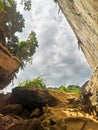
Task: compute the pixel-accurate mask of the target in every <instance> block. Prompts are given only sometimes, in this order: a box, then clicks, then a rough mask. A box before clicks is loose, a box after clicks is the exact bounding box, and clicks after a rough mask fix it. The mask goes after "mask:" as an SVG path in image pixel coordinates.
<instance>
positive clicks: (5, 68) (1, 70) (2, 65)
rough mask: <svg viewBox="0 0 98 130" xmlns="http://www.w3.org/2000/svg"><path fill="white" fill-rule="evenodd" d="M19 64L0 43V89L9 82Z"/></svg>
mask: <svg viewBox="0 0 98 130" xmlns="http://www.w3.org/2000/svg"><path fill="white" fill-rule="evenodd" d="M20 64H21V63H20V61H19V59H18V58H16V57H14V56H12V55H11V53H10V52H9V51H8V50H7V49H6V48H5V47H4V46H2V45H1V44H0V89H3V88H4V87H5V86H7V85H8V84H9V83H10V82H11V80H12V79H13V77H14V76H15V72H16V71H17V70H18V68H19V66H20Z"/></svg>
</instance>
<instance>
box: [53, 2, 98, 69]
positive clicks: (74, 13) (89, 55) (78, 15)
mask: <svg viewBox="0 0 98 130" xmlns="http://www.w3.org/2000/svg"><path fill="white" fill-rule="evenodd" d="M55 1H56V2H58V4H59V6H60V9H61V10H62V12H63V14H64V15H65V17H66V18H67V20H68V22H69V24H70V25H71V27H72V29H73V31H74V32H75V35H76V37H77V39H78V45H79V47H80V48H81V49H82V51H83V53H84V55H85V57H86V59H87V61H88V63H89V65H90V66H91V68H92V69H93V70H94V69H95V67H96V66H97V64H98V0H55Z"/></svg>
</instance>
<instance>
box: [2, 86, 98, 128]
mask: <svg viewBox="0 0 98 130" xmlns="http://www.w3.org/2000/svg"><path fill="white" fill-rule="evenodd" d="M14 91H17V92H19V91H21V92H23V88H22V90H20V89H18V90H17V89H14ZM24 91H26V89H25V90H24ZM27 91H28V92H27V93H25V95H24V96H23V94H21V95H22V96H19V95H16V96H15V97H16V98H20V100H21V102H20V104H10V105H6V106H5V107H3V106H2V107H1V109H2V110H1V113H2V114H0V130H98V121H97V120H95V119H94V118H93V117H92V116H91V115H90V114H88V113H85V112H84V111H83V110H82V109H81V107H80V106H79V104H78V103H76V100H77V98H78V95H76V94H72V93H70V94H68V93H67V94H66V93H64V92H59V91H48V90H46V93H47V94H46V95H45V94H44V92H45V91H44V90H38V89H36V90H35V89H34V90H33V89H32V90H31V89H29V90H27ZM33 91H34V93H32V92H33ZM17 92H16V93H17ZM21 92H20V93H21ZM35 92H36V94H35ZM31 93H32V94H31ZM14 94H15V92H14ZM17 94H18V93H17ZM28 95H30V97H28ZM34 95H36V96H34ZM1 96H2V95H1ZM1 96H0V98H1ZM3 96H4V95H3ZM18 96H19V97H18ZM23 97H24V99H25V100H23V101H22V99H23ZM51 97H52V98H54V99H56V101H58V100H59V102H58V103H57V104H56V105H54V106H52V107H50V106H48V105H46V104H45V103H47V104H50V101H51ZM11 98H12V97H11ZM28 98H29V100H28ZM39 98H40V99H41V101H42V100H43V98H44V99H45V100H46V98H47V101H46V102H45V103H44V105H45V106H43V105H42V104H40V103H39V102H40V101H39ZM5 99H6V98H4V100H5ZM30 99H31V101H32V102H30ZM73 99H74V100H73ZM7 100H9V99H7ZM14 100H15V99H14ZM72 100H73V102H72V103H71V102H70V101H72ZM54 101H55V100H54ZM25 102H26V106H24V104H23V103H25ZM27 102H28V103H27ZM35 102H36V107H37V108H34V109H33V106H35ZM33 103H34V104H33ZM27 104H29V106H32V109H31V110H30V109H29V108H28V107H27ZM30 104H31V105H30ZM76 104H77V105H76ZM88 109H89V108H87V110H88Z"/></svg>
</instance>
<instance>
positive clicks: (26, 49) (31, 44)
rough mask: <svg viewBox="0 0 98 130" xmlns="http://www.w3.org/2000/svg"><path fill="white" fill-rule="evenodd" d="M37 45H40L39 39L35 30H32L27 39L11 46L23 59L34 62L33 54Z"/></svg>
mask: <svg viewBox="0 0 98 130" xmlns="http://www.w3.org/2000/svg"><path fill="white" fill-rule="evenodd" d="M36 47H38V41H37V38H36V34H35V32H33V31H32V32H31V33H30V34H29V36H28V38H27V40H26V41H21V42H19V43H18V44H16V45H15V46H14V47H12V46H11V47H9V48H10V51H11V52H12V53H13V54H14V55H15V56H17V57H18V58H20V59H21V61H25V62H32V55H33V54H34V53H35V50H36Z"/></svg>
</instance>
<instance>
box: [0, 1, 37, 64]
mask: <svg viewBox="0 0 98 130" xmlns="http://www.w3.org/2000/svg"><path fill="white" fill-rule="evenodd" d="M21 4H22V5H23V6H24V9H25V10H30V8H31V0H21ZM0 7H1V8H0V43H1V44H3V45H5V46H6V47H7V48H8V49H9V50H10V51H11V52H12V54H13V55H15V56H17V57H18V58H20V59H21V60H22V63H23V65H24V64H25V63H27V62H31V59H32V58H31V57H32V55H33V54H34V53H35V51H36V48H37V47H38V41H37V38H36V34H35V32H33V31H32V32H31V33H30V35H29V36H28V39H27V41H21V42H19V39H18V37H17V36H16V32H22V31H23V28H24V27H25V20H24V18H23V16H22V15H21V14H20V12H19V11H17V9H16V7H17V3H16V1H15V0H1V1H0Z"/></svg>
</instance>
